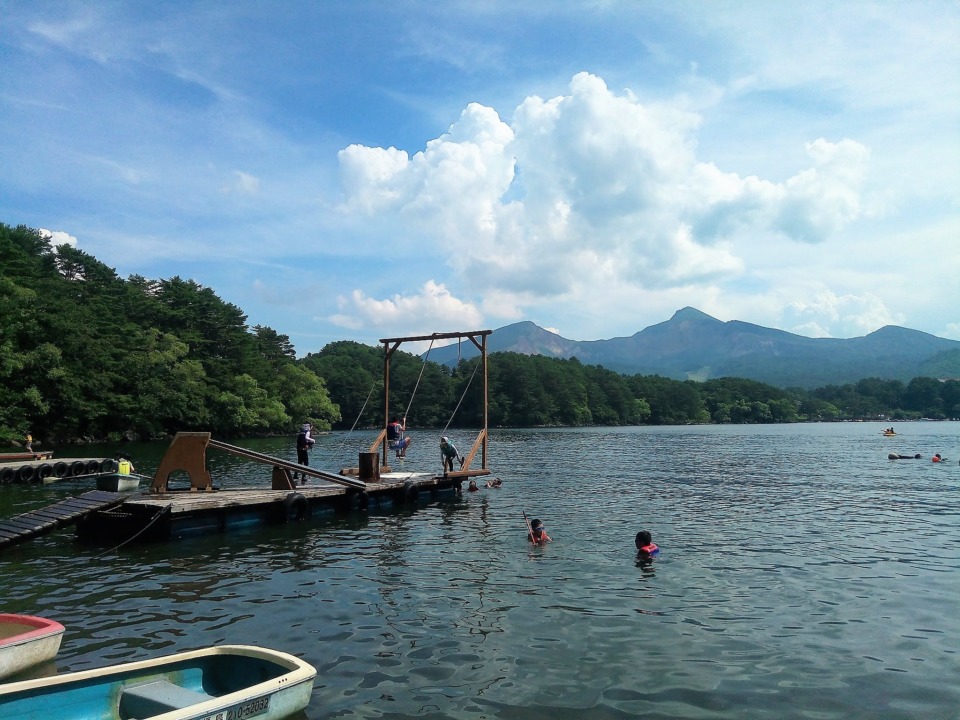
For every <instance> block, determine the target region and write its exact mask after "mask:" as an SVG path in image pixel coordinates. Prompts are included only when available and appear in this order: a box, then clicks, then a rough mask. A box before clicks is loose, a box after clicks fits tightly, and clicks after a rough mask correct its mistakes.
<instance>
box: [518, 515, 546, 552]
mask: <svg viewBox="0 0 960 720" xmlns="http://www.w3.org/2000/svg"><path fill="white" fill-rule="evenodd" d="M523 521H524V522H525V523H526V524H527V540H528V541H529V542H532V543H533V544H534V545H546V544H547V543H548V542H553V538H551V537H550V536H549V535H547V531H546V530H544V529H543V520H539V519H534V520H532V521H531V520H527V514H526V513H524V514H523Z"/></svg>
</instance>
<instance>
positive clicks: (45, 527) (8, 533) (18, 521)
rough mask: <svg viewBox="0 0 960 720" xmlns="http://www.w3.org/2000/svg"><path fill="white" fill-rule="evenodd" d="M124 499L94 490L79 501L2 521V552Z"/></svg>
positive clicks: (57, 504)
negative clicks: (4, 548) (10, 546)
mask: <svg viewBox="0 0 960 720" xmlns="http://www.w3.org/2000/svg"><path fill="white" fill-rule="evenodd" d="M125 498H126V496H125V495H121V494H120V493H111V492H106V491H103V490H91V491H89V492H86V493H84V494H83V495H80V496H78V497H74V498H67V499H66V500H61V501H60V502H58V503H54V504H53V505H48V506H46V507H43V508H39V509H37V510H32V511H30V512H26V513H22V514H20V515H16V516H14V517H11V518H5V519H3V520H0V548H3V547H7V546H9V545H14V544H16V543H18V542H23V541H24V540H28V539H29V538H32V537H35V536H37V535H42V534H44V533H47V532H50V531H51V530H55V529H56V528H58V527H63V526H65V525H69V524H71V523H73V522H74V521H76V519H77V518H79V517H81V516H83V515H86V514H87V513H90V512H93V511H95V510H104V509H106V508H109V507H113V506H115V505H119V504H120V503H122V502H123V501H124V499H125Z"/></svg>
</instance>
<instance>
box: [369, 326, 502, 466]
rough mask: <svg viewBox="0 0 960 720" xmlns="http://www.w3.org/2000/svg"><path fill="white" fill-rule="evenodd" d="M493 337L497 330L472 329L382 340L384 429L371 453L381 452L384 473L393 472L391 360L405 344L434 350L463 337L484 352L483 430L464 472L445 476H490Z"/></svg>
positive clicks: (474, 443) (466, 462) (468, 455)
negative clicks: (390, 455) (474, 464)
mask: <svg viewBox="0 0 960 720" xmlns="http://www.w3.org/2000/svg"><path fill="white" fill-rule="evenodd" d="M491 334H493V330H470V331H465V332H451V333H433V334H432V335H416V336H412V337H401V338H381V339H380V342H382V343H383V429H382V430H381V431H380V433H379V434H378V435H377V438H376V439H375V440H374V441H373V443H372V444H371V445H370V452H377V450H378V449H379V450H380V451H381V452H382V453H383V454H382V455H381V457H382V458H383V463H382V465H383V468H382V469H383V471H384V472H391V470H390V467H389V466H388V465H387V452H388V451H389V449H390V448H389V447H388V445H387V425H388V424H389V423H390V358H391V357H393V354H394V353H395V352H396V351H397V349H398V348H399V347H400V346H401V345H402V344H403V343H405V342H424V341H426V340H430V341H431V347H433V342H434V341H436V340H452V339H456V340H457V341H458V342H459V341H462V340H463V338H466V339H467V340H469V341H470V342H472V343H473V344H474V346H475V347H476V348H477V350H479V351H480V365H481V368H482V369H483V428H482V429H481V430H480V434H479V435H477V438H476V440H474V441H473V445H472V446H471V447H470V451H469V452H468V453H467V454H466V456H464V461H463V465H462V466H461V468H460V470H454V471H451V472H444V475H445V476H446V477H455V478H456V477H476V476H480V475H489V474H490V469H489V468H488V467H487V437H488V434H489V433H488V426H487V423H488V416H487V398H488V382H487V337H488V336H489V335H491ZM424 362H426V360H424ZM478 452H479V453H480V467H479V468H477V469H476V470H471V469H470V465H471V463H472V462H473V460H474V458H475V457H476V455H477V453H478Z"/></svg>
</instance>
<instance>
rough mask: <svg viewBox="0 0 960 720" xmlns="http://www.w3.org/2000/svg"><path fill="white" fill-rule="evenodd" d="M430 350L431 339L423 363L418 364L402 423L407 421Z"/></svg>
mask: <svg viewBox="0 0 960 720" xmlns="http://www.w3.org/2000/svg"><path fill="white" fill-rule="evenodd" d="M431 350H433V340H431V341H430V347H428V348H427V354H426V355H424V356H423V365H421V366H420V374H419V375H418V376H417V384H416V385H414V386H413V392H412V393H411V394H410V402H408V403H407V411H406V412H405V413H404V414H403V423H404V425H406V423H407V416H408V415H409V414H410V407H411V406H412V405H413V399H414V398H415V397H416V396H417V388H419V387H420V380H421V379H422V378H423V371H424V370H426V369H427V360H429V359H430V351H431Z"/></svg>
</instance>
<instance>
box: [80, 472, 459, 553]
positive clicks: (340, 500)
mask: <svg viewBox="0 0 960 720" xmlns="http://www.w3.org/2000/svg"><path fill="white" fill-rule="evenodd" d="M311 483H312V484H311ZM462 483H463V479H462V478H458V477H452V476H444V475H432V474H430V473H388V474H385V475H382V476H381V478H380V480H379V481H378V482H368V483H366V487H365V488H364V489H359V488H354V487H343V486H339V485H335V484H331V483H328V482H323V481H319V482H318V481H316V480H310V481H308V482H307V484H305V485H298V486H296V487H295V488H293V489H284V490H274V489H270V488H263V489H259V488H252V489H237V490H214V491H210V492H197V491H190V490H175V491H170V492H162V493H156V492H150V493H138V494H134V495H130V494H127V495H126V497H125V500H124V502H123V504H122V505H119V506H118V507H111V508H104V509H100V510H97V511H96V512H92V513H90V514H89V515H87V516H85V517H83V518H82V519H80V521H79V522H78V523H77V536H78V537H79V538H80V539H81V540H84V541H89V542H94V543H99V544H103V543H118V544H119V543H124V542H126V541H128V540H130V539H133V538H136V539H137V540H138V541H157V540H174V539H179V538H183V537H189V536H193V535H201V534H208V533H218V532H227V531H229V530H233V529H237V528H240V527H244V526H249V525H257V524H271V525H277V524H284V523H288V522H297V521H302V520H307V519H310V518H312V517H316V516H318V515H320V514H324V513H328V514H329V513H343V512H351V511H367V510H371V509H381V508H388V507H398V506H403V505H415V504H417V503H419V502H420V501H422V500H428V499H432V498H434V497H437V496H438V495H439V494H440V493H442V492H450V493H458V492H460V491H461V487H462Z"/></svg>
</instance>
